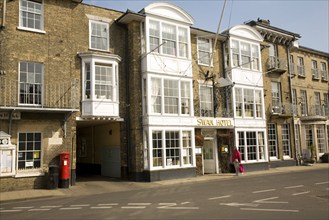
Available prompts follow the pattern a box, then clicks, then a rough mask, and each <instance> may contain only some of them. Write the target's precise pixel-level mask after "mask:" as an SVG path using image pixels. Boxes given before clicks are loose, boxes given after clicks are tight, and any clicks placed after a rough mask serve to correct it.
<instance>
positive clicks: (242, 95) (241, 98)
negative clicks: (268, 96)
mask: <svg viewBox="0 0 329 220" xmlns="http://www.w3.org/2000/svg"><path fill="white" fill-rule="evenodd" d="M238 91H239V92H238ZM247 92H249V93H250V94H251V96H250V95H249V96H247V95H246V94H247ZM233 94H234V101H235V102H234V117H237V118H255V119H262V118H264V98H263V92H262V89H255V88H249V87H234V93H233ZM257 94H258V95H259V96H258V98H257ZM246 98H248V99H246ZM238 106H241V108H238ZM246 107H248V108H246ZM247 110H248V111H247ZM238 112H241V113H242V114H241V115H239V114H237V113H238ZM249 112H250V113H249ZM247 113H248V114H247Z"/></svg>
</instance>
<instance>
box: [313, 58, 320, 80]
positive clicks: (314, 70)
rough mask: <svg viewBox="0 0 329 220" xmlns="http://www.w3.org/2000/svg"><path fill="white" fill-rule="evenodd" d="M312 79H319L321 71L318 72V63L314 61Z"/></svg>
mask: <svg viewBox="0 0 329 220" xmlns="http://www.w3.org/2000/svg"><path fill="white" fill-rule="evenodd" d="M311 71H312V78H313V79H319V71H318V62H317V61H316V60H312V68H311Z"/></svg>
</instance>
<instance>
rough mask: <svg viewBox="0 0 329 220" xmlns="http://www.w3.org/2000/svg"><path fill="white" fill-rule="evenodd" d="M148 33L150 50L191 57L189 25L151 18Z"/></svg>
mask: <svg viewBox="0 0 329 220" xmlns="http://www.w3.org/2000/svg"><path fill="white" fill-rule="evenodd" d="M148 34H149V36H148V37H149V40H148V41H149V51H150V52H156V53H159V54H164V55H169V56H175V57H182V58H188V57H189V31H188V28H187V27H182V26H178V25H175V24H169V23H167V22H162V21H157V20H153V19H150V20H149V22H148ZM160 45H161V46H160Z"/></svg>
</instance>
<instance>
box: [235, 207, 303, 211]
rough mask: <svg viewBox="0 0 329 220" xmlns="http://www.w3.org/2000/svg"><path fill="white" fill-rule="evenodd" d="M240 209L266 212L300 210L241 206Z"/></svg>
mask: <svg viewBox="0 0 329 220" xmlns="http://www.w3.org/2000/svg"><path fill="white" fill-rule="evenodd" d="M240 210H246V211H265V212H299V210H289V209H254V208H240Z"/></svg>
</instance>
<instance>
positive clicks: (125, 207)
mask: <svg viewBox="0 0 329 220" xmlns="http://www.w3.org/2000/svg"><path fill="white" fill-rule="evenodd" d="M121 208H122V209H145V208H146V206H122V207H121Z"/></svg>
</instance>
